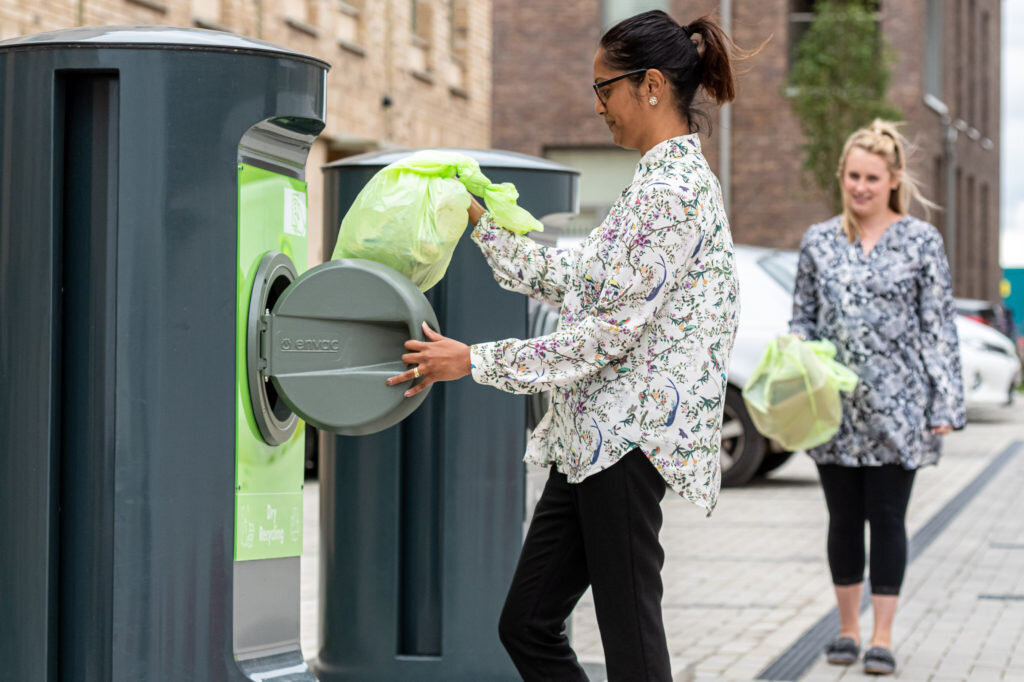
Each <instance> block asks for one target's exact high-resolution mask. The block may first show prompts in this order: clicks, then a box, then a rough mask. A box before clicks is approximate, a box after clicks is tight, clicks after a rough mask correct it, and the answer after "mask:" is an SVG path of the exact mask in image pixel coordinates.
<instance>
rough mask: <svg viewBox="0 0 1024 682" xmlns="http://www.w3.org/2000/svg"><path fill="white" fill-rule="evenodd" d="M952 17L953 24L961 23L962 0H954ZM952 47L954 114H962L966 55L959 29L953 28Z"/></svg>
mask: <svg viewBox="0 0 1024 682" xmlns="http://www.w3.org/2000/svg"><path fill="white" fill-rule="evenodd" d="M953 11H954V13H955V14H954V17H953V26H954V27H959V26H962V25H963V24H962V23H961V20H962V19H963V12H964V3H963V0H956V4H955V5H954V6H953ZM953 35H954V36H955V38H954V42H953V45H954V48H953V54H954V55H956V115H957V116H961V117H962V116H963V115H964V62H965V61H966V57H965V56H964V32H963V31H960V30H954V31H953Z"/></svg>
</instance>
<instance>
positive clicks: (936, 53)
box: [924, 0, 945, 102]
mask: <svg viewBox="0 0 1024 682" xmlns="http://www.w3.org/2000/svg"><path fill="white" fill-rule="evenodd" d="M943 4H944V3H943V0H928V3H927V5H926V8H925V12H926V16H925V41H924V91H925V93H926V94H929V95H932V96H933V97H935V98H937V99H939V100H940V101H943V102H945V98H944V97H943V95H942V46H943V44H944V43H943V41H942V23H943V22H942V10H943Z"/></svg>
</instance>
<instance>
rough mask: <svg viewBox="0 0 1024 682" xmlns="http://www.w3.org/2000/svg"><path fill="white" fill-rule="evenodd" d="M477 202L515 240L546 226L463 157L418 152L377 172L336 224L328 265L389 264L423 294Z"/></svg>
mask: <svg viewBox="0 0 1024 682" xmlns="http://www.w3.org/2000/svg"><path fill="white" fill-rule="evenodd" d="M467 189H468V190H469V191H470V192H472V193H473V194H475V195H477V196H479V197H481V198H482V199H483V200H484V203H485V204H486V205H487V209H488V210H489V211H490V212H491V214H492V215H493V216H494V219H495V221H496V222H497V223H498V224H499V225H501V226H502V227H504V228H506V229H508V230H511V231H513V232H516V233H519V234H525V233H527V232H530V231H531V230H542V229H543V225H541V223H540V221H538V220H537V219H535V218H534V217H533V216H532V215H530V214H529V212H527V211H526V210H525V209H523V208H521V207H520V206H518V205H517V204H516V199H518V198H519V192H517V191H516V188H515V186H514V185H513V184H512V183H509V182H505V183H501V184H494V183H492V182H491V181H490V180H488V179H487V176H485V175H484V174H483V173H482V172H481V171H480V165H479V164H478V163H477V162H476V161H474V160H473V159H471V158H470V157H468V156H465V155H463V154H456V153H454V152H447V151H440V150H425V151H420V152H416V153H415V154H413V155H411V156H408V157H406V158H404V159H401V160H399V161H396V162H395V163H392V164H391V165H389V166H387V167H385V168H382V169H381V170H380V171H378V172H377V173H376V175H374V176H373V177H372V178H371V179H370V181H369V182H368V183H367V184H366V187H364V188H363V189H362V191H361V192H359V195H358V196H357V197H356V199H355V201H354V202H353V203H352V206H351V208H349V210H348V213H346V214H345V217H344V218H343V219H342V221H341V229H340V230H339V233H338V244H337V246H335V247H334V253H333V254H332V255H331V258H332V259H337V258H364V259H366V260H372V261H376V262H378V263H382V264H384V265H387V266H389V267H391V268H393V269H395V270H397V271H398V272H400V273H402V274H403V275H405V276H406V277H408V278H409V279H410V280H412V282H413V283H414V284H415V285H416V286H418V287H419V288H420V290H421V291H426V290H427V289H429V288H430V287H432V286H434V285H435V284H437V283H438V282H439V281H441V278H442V277H444V273H445V271H446V270H447V269H448V263H450V262H451V258H452V254H453V253H454V252H455V246H456V245H457V244H458V243H459V238H460V237H461V236H462V232H463V231H464V230H465V229H466V225H467V222H468V220H467V212H468V210H469V203H470V198H469V194H467V193H466V190H467Z"/></svg>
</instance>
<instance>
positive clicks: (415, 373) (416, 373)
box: [412, 367, 420, 379]
mask: <svg viewBox="0 0 1024 682" xmlns="http://www.w3.org/2000/svg"><path fill="white" fill-rule="evenodd" d="M412 375H413V376H414V377H416V378H417V379H419V378H420V368H419V367H413V368H412Z"/></svg>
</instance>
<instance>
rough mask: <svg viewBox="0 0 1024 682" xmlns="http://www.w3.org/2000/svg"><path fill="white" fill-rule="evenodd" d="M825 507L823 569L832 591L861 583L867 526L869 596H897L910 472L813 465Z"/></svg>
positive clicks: (904, 549) (904, 551)
mask: <svg viewBox="0 0 1024 682" xmlns="http://www.w3.org/2000/svg"><path fill="white" fill-rule="evenodd" d="M818 475H819V476H820V477H821V487H822V489H823V490H824V491H825V504H827V505H828V514H829V520H828V564H829V568H831V569H832V583H833V584H835V585H840V586H841V585H856V584H857V583H860V582H863V580H864V521H867V522H868V523H869V524H871V592H872V594H879V595H898V594H899V593H900V586H901V585H902V584H903V574H904V572H905V571H906V568H907V528H906V516H907V502H909V501H910V489H911V488H912V487H913V485H914V470H913V469H911V470H907V469H904V468H903V467H901V466H900V465H898V464H887V465H884V466H875V467H869V466H866V467H844V466H838V465H835V464H819V465H818Z"/></svg>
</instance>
